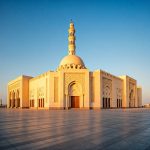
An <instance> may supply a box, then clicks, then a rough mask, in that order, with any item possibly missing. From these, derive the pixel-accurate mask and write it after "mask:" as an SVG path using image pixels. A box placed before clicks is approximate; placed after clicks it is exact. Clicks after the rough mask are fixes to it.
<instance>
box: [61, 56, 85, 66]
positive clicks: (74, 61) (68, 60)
mask: <svg viewBox="0 0 150 150" xmlns="http://www.w3.org/2000/svg"><path fill="white" fill-rule="evenodd" d="M59 68H63V69H71V68H73V69H84V68H85V65H84V62H83V60H82V59H81V58H80V57H79V56H77V55H68V56H65V57H64V58H63V59H62V60H61V62H60V65H59Z"/></svg>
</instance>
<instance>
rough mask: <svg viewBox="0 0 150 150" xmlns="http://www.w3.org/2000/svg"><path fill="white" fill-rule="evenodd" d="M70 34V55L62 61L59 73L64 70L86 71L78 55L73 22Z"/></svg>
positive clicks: (70, 26) (69, 30)
mask: <svg viewBox="0 0 150 150" xmlns="http://www.w3.org/2000/svg"><path fill="white" fill-rule="evenodd" d="M68 34H69V35H68V55H67V56H65V57H64V58H63V59H62V60H61V62H60V64H59V66H58V68H57V70H58V71H59V70H63V69H86V67H85V65H84V62H83V60H82V59H81V58H80V57H79V56H77V55H76V45H75V40H76V37H75V27H74V23H73V22H72V21H71V22H70V25H69V29H68Z"/></svg>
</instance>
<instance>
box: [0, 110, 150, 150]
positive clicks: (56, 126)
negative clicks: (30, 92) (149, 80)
mask: <svg viewBox="0 0 150 150" xmlns="http://www.w3.org/2000/svg"><path fill="white" fill-rule="evenodd" d="M0 149H1V150H3V149H18V150H20V149H25V150H27V149H29V150H31V149H34V150H35V149H50V150H57V149H58V150H62V149H63V150H75V149H76V150H80V149H81V150H82V149H83V150H85V149H88V150H91V149H92V150H98V149H99V150H101V149H105V150H107V149H110V150H112V149H114V150H121V149H124V150H130V149H131V150H132V149H135V150H138V149H139V150H140V149H142V150H144V149H147V150H148V149H150V109H143V108H141V109H109V110H74V109H72V110H29V109H23V110H22V109H4V108H1V109H0Z"/></svg>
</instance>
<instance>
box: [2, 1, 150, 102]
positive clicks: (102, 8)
mask: <svg viewBox="0 0 150 150" xmlns="http://www.w3.org/2000/svg"><path fill="white" fill-rule="evenodd" d="M70 19H72V20H73V21H74V24H75V28H76V39H77V40H76V47H77V48H76V52H77V55H79V56H80V57H82V59H83V60H84V63H85V65H86V67H87V68H88V69H89V70H91V71H93V70H96V69H102V70H105V71H108V72H110V73H112V74H114V75H116V76H119V75H125V74H127V75H129V76H131V77H133V78H135V79H137V81H138V84H139V85H141V86H142V88H143V103H148V102H150V94H149V93H150V92H149V91H150V69H149V68H150V1H149V0H147V1H146V0H140V1H139V0H103V1H102V0H76V1H74V0H51V1H50V0H49V1H48V0H1V1H0V97H2V98H3V100H4V101H5V99H6V87H7V83H8V81H10V80H12V79H14V78H16V77H17V76H19V75H22V74H24V75H30V76H37V75H39V74H41V73H44V72H45V71H48V70H56V68H57V66H58V65H59V62H60V60H61V59H62V57H64V56H65V55H66V54H67V50H68V49H67V46H68V41H67V37H68V27H69V22H70Z"/></svg>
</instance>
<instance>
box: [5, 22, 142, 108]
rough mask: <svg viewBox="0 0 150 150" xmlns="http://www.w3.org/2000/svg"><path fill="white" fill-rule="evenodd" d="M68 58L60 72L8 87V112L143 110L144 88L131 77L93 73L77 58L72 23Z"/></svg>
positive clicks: (21, 78) (20, 79) (23, 78)
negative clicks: (36, 110) (13, 109)
mask: <svg viewBox="0 0 150 150" xmlns="http://www.w3.org/2000/svg"><path fill="white" fill-rule="evenodd" d="M68 32H69V35H68V55H67V56H65V57H64V58H63V59H62V60H61V62H60V64H59V66H58V68H57V69H56V71H48V72H45V73H43V74H41V75H39V76H36V77H31V76H25V75H22V76H19V77H17V78H16V79H14V80H12V81H10V82H9V83H8V86H7V107H8V108H30V109H71V108H83V109H100V108H134V107H141V106H142V88H141V87H138V86H137V81H136V80H135V79H133V78H131V77H129V76H127V75H125V76H119V77H117V76H115V75H112V74H110V73H107V72H105V71H103V70H95V71H93V72H91V71H89V70H88V69H87V68H86V65H85V64H84V62H83V60H82V59H81V58H80V57H79V56H77V55H76V45H75V40H76V37H75V27H74V23H73V22H71V23H70V26H69V30H68Z"/></svg>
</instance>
